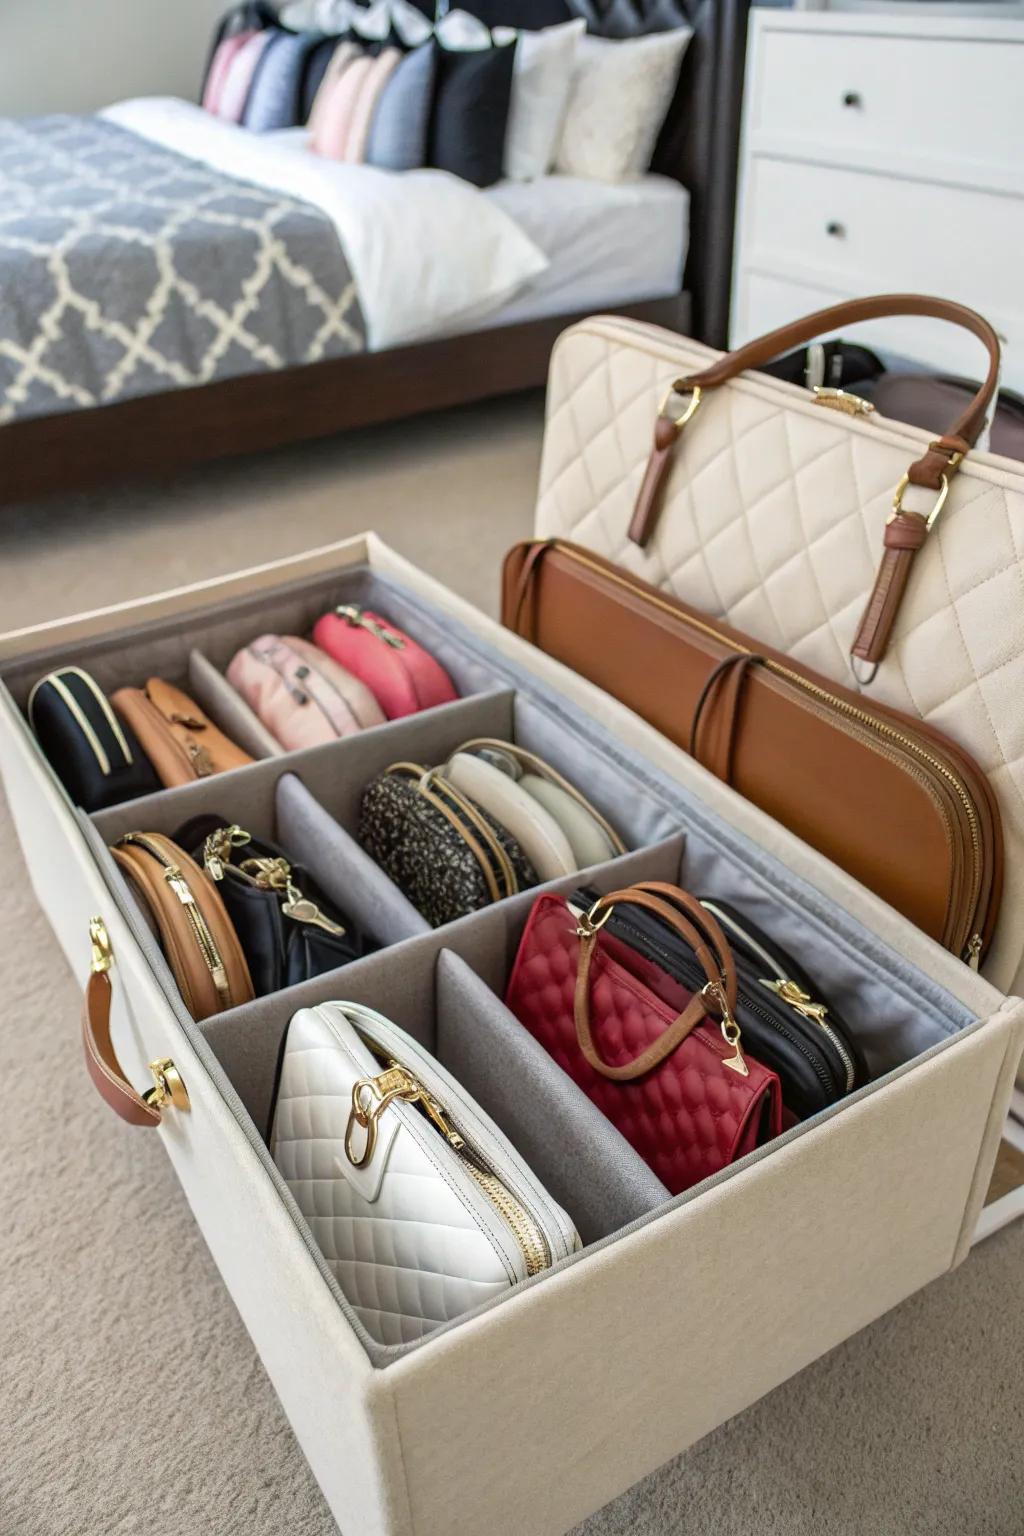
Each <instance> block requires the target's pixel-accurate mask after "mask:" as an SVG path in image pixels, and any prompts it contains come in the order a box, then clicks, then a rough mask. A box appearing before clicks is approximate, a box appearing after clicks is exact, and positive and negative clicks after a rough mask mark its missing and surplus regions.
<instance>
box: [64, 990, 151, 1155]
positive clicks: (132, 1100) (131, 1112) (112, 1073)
mask: <svg viewBox="0 0 1024 1536" xmlns="http://www.w3.org/2000/svg"><path fill="white" fill-rule="evenodd" d="M110 1001H111V985H110V975H109V972H108V971H96V970H94V971H93V972H92V973H91V974H90V976H89V980H88V981H87V982H86V986H85V997H84V998H83V1000H82V1043H83V1045H84V1046H85V1065H86V1067H87V1068H88V1069H89V1076H90V1077H91V1078H92V1080H93V1084H94V1086H95V1088H96V1090H97V1092H98V1093H99V1095H100V1097H101V1098H102V1099H104V1100H105V1101H106V1103H107V1104H109V1105H110V1107H111V1109H112V1110H113V1111H114V1113H115V1114H117V1115H120V1117H121V1119H122V1120H127V1122H128V1124H129V1125H148V1126H153V1125H159V1124H160V1111H159V1109H157V1108H155V1107H154V1106H153V1105H150V1104H147V1103H146V1101H145V1099H144V1098H143V1097H142V1095H141V1094H139V1093H136V1091H135V1089H134V1088H133V1087H132V1085H131V1083H130V1082H129V1081H128V1079H127V1078H126V1077H125V1075H124V1073H123V1072H122V1070H121V1063H120V1062H119V1061H118V1059H117V1053H116V1052H115V1050H114V1045H113V1041H112V1040H111V1038H110Z"/></svg>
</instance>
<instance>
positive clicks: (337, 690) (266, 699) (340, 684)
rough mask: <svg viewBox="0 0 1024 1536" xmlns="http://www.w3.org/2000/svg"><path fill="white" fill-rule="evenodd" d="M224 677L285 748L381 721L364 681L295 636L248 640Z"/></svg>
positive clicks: (328, 738) (318, 741) (318, 743)
mask: <svg viewBox="0 0 1024 1536" xmlns="http://www.w3.org/2000/svg"><path fill="white" fill-rule="evenodd" d="M227 679H228V682H229V683H230V684H231V686H232V688H234V689H235V690H236V692H238V693H240V694H241V696H242V698H243V699H244V700H245V702H246V703H247V704H248V705H249V708H250V709H252V710H253V711H254V713H255V714H257V715H258V716H259V718H260V720H261V721H262V722H263V724H264V725H265V726H266V728H267V730H268V731H269V732H270V734H271V735H272V736H273V737H274V738H275V740H277V741H279V742H280V743H281V745H282V747H285V748H286V749H287V750H288V751H289V752H295V751H299V750H301V748H303V747H318V746H321V745H322V744H323V743H324V742H325V741H336V740H337V739H338V737H339V736H350V735H352V733H353V732H354V731H361V730H365V728H366V727H367V726H370V725H383V724H384V714H383V711H382V710H381V708H380V705H379V704H378V703H377V700H376V699H375V698H374V696H373V694H372V692H371V691H370V689H369V688H367V686H366V685H365V683H361V682H360V681H359V679H358V678H357V677H353V676H352V674H351V673H350V672H346V670H345V668H344V667H341V666H338V664H337V663H336V662H334V661H332V660H331V658H330V657H329V656H325V655H324V653H323V651H322V650H321V649H320V648H319V646H316V645H311V644H310V643H309V641H308V640H300V639H299V638H298V636H297V635H260V636H259V637H258V638H257V639H256V640H251V641H250V642H249V644H248V645H246V646H243V647H242V649H241V650H240V651H239V652H238V653H237V654H236V655H235V656H234V657H232V660H231V663H230V665H229V667H228V670H227Z"/></svg>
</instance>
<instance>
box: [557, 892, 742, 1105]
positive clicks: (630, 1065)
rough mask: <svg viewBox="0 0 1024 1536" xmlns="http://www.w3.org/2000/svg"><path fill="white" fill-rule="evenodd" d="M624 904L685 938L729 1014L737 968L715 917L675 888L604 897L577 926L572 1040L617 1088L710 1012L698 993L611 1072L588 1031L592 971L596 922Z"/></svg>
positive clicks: (657, 1061) (672, 1047) (666, 1052)
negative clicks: (654, 1036)
mask: <svg viewBox="0 0 1024 1536" xmlns="http://www.w3.org/2000/svg"><path fill="white" fill-rule="evenodd" d="M625 905H630V906H634V907H643V908H644V909H645V910H646V911H648V912H653V913H654V914H655V916H656V917H660V918H661V920H662V921H663V922H664V923H667V924H668V926H669V927H670V928H672V929H674V930H675V932H676V933H678V934H679V935H680V937H681V938H684V939H685V940H686V942H687V943H688V944H689V945H690V946H691V948H692V949H693V952H694V954H695V955H696V957H697V960H698V961H699V963H700V966H701V968H702V970H703V971H704V974H705V976H706V977H707V979H708V986H709V987H711V988H715V989H717V991H718V993H719V994H720V995H722V994H724V997H725V1001H726V1004H727V1007H728V1010H729V1012H730V1013H732V1011H733V1010H734V1009H735V1007H736V966H735V964H734V962H733V957H732V950H731V949H730V947H729V941H728V940H727V939H726V937H725V934H724V933H723V932H722V929H721V927H720V926H719V924H718V921H717V920H716V918H715V917H714V916H713V915H712V914H711V913H710V912H708V911H706V910H705V908H704V907H702V906H701V904H700V902H699V901H697V899H696V897H694V896H691V895H689V893H688V892H686V891H681V890H679V889H678V887H676V886H673V885H667V884H664V883H662V882H660V881H653V880H652V881H647V882H645V883H644V884H642V885H635V886H630V887H629V888H628V889H627V890H621V891H611V892H610V893H609V894H608V895H607V896H602V897H601V899H600V901H597V902H595V904H594V906H593V907H591V909H590V911H589V913H588V914H587V922H586V926H584V924H581V926H580V928H579V929H578V930H577V931H578V932H579V936H580V957H579V967H578V969H577V972H576V988H575V995H574V999H573V1011H574V1015H575V1020H576V1039H577V1041H578V1043H579V1047H580V1051H581V1052H582V1054H583V1058H584V1060H585V1061H587V1062H588V1063H589V1065H590V1066H591V1067H593V1069H594V1071H595V1072H599V1073H600V1074H601V1076H602V1077H607V1078H610V1079H611V1080H612V1081H613V1082H619V1083H628V1082H632V1081H633V1080H634V1079H635V1078H638V1077H643V1075H644V1074H645V1073H646V1072H650V1071H651V1070H652V1069H653V1068H654V1067H657V1066H660V1065H661V1063H662V1062H663V1061H665V1060H667V1058H668V1057H669V1056H671V1055H672V1053H673V1051H675V1050H676V1049H677V1048H678V1047H679V1046H680V1045H681V1044H682V1043H683V1041H684V1040H685V1039H686V1037H687V1035H688V1034H690V1032H691V1030H693V1029H695V1028H696V1026H697V1025H698V1024H699V1023H700V1022H701V1020H702V1019H703V1018H705V1017H706V1016H707V1012H708V1004H707V999H706V997H705V995H704V993H703V992H698V993H697V994H696V995H695V996H694V997H693V998H691V1000H690V1002H689V1003H688V1004H687V1005H686V1007H685V1008H684V1009H683V1011H682V1013H680V1014H679V1015H677V1017H676V1018H675V1019H673V1021H672V1023H671V1024H670V1025H669V1026H668V1028H667V1029H665V1030H664V1032H663V1033H662V1034H660V1035H659V1036H658V1038H657V1039H656V1040H653V1041H652V1042H651V1044H650V1045H649V1046H647V1047H646V1049H645V1050H643V1051H641V1053H640V1054H639V1056H635V1057H634V1058H633V1060H632V1061H628V1062H624V1063H623V1064H622V1065H621V1066H618V1067H613V1066H611V1065H610V1064H609V1063H608V1062H606V1061H605V1060H604V1058H603V1057H602V1056H601V1054H600V1052H599V1051H598V1049H597V1046H596V1044H595V1042H594V1037H593V1033H592V1031H591V1027H590V969H591V964H592V962H593V958H594V950H595V949H596V947H597V942H598V937H599V934H600V921H595V920H599V919H600V918H601V915H602V914H604V913H607V914H609V915H610V914H611V911H612V909H613V908H614V907H616V906H625ZM680 908H682V909H683V910H680ZM684 912H687V913H691V914H692V915H693V917H694V918H695V919H696V922H695V923H694V922H691V921H690V920H689V918H688V917H687V916H685V915H684ZM709 940H710V943H709V942H708V941H709Z"/></svg>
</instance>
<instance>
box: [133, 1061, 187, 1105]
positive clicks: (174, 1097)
mask: <svg viewBox="0 0 1024 1536" xmlns="http://www.w3.org/2000/svg"><path fill="white" fill-rule="evenodd" d="M149 1070H150V1071H151V1072H152V1074H153V1083H154V1086H153V1087H152V1088H150V1089H149V1090H148V1091H147V1092H146V1093H144V1094H143V1095H142V1097H143V1099H144V1100H145V1102H146V1103H147V1104H149V1105H150V1106H151V1108H153V1109H166V1108H167V1106H168V1105H169V1104H173V1105H174V1108H175V1109H180V1110H182V1111H188V1110H189V1109H191V1107H192V1103H191V1100H190V1099H189V1096H188V1089H187V1088H186V1087H185V1084H184V1082H183V1081H182V1078H181V1074H180V1072H179V1071H178V1069H177V1067H176V1066H175V1065H174V1062H173V1061H172V1060H171V1058H170V1057H169V1056H164V1057H162V1058H161V1060H160V1061H151V1062H150V1064H149Z"/></svg>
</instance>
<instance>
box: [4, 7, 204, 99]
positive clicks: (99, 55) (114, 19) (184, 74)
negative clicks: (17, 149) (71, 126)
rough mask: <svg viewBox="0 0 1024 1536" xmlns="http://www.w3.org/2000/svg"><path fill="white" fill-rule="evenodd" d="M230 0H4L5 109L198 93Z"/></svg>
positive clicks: (191, 97) (192, 95) (189, 95)
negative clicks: (216, 26)
mask: <svg viewBox="0 0 1024 1536" xmlns="http://www.w3.org/2000/svg"><path fill="white" fill-rule="evenodd" d="M228 4H229V0H0V115H8V116H9V115H12V114H20V113H27V112H91V111H93V110H94V109H95V108H97V107H102V106H105V105H107V104H109V103H110V102H112V101H119V100H121V99H122V98H123V97H125V96H152V95H156V96H161V95H171V96H185V97H188V98H190V99H193V100H194V99H195V96H196V94H197V92H198V90H199V81H200V76H201V73H202V69H203V64H204V63H205V60H206V52H207V48H208V47H209V42H210V38H211V36H212V33H213V26H214V23H215V21H216V20H217V18H218V17H219V16H221V15H222V13H223V12H224V11H225V10H227V8H228Z"/></svg>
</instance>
